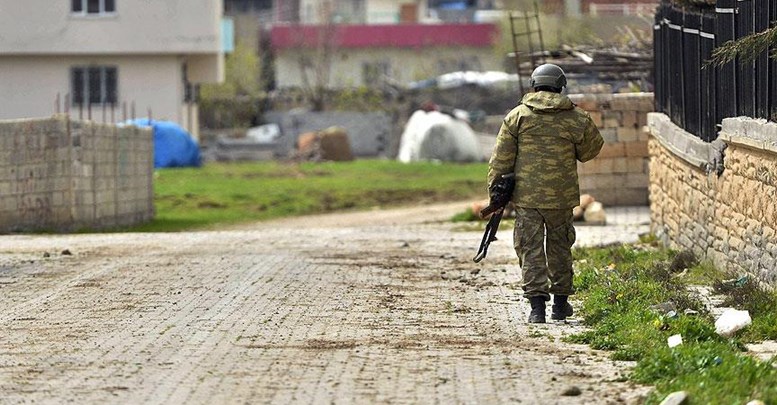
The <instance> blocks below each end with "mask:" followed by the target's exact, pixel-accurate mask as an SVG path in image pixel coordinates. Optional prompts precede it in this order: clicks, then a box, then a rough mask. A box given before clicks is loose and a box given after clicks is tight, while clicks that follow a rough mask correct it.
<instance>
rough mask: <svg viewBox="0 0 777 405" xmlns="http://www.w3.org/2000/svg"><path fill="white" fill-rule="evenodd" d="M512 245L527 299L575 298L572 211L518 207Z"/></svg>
mask: <svg viewBox="0 0 777 405" xmlns="http://www.w3.org/2000/svg"><path fill="white" fill-rule="evenodd" d="M515 212H516V219H515V231H514V233H513V246H514V247H515V253H516V254H517V255H518V261H519V263H520V265H521V272H522V273H523V292H524V296H525V297H526V298H530V297H537V296H541V297H545V299H546V300H549V299H550V295H549V294H559V295H572V294H574V293H575V290H574V287H573V286H572V275H573V272H572V244H574V243H575V227H574V226H573V225H572V210H571V209H541V208H521V207H516V209H515Z"/></svg>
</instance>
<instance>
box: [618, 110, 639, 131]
mask: <svg viewBox="0 0 777 405" xmlns="http://www.w3.org/2000/svg"><path fill="white" fill-rule="evenodd" d="M637 115H642V114H639V113H637V112H636V111H623V112H622V113H621V126H622V127H626V128H639V127H641V125H639V122H638V120H637Z"/></svg>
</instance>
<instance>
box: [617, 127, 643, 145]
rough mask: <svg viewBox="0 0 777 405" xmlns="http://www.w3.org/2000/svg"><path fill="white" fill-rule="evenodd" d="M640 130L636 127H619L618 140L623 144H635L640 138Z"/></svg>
mask: <svg viewBox="0 0 777 405" xmlns="http://www.w3.org/2000/svg"><path fill="white" fill-rule="evenodd" d="M639 132H640V131H639V129H637V128H634V127H618V130H617V135H618V140H619V141H621V142H635V141H637V137H638V136H639Z"/></svg>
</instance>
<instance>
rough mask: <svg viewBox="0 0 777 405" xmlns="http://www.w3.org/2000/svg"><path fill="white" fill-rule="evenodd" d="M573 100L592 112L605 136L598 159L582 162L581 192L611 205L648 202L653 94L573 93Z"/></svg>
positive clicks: (580, 165)
mask: <svg viewBox="0 0 777 405" xmlns="http://www.w3.org/2000/svg"><path fill="white" fill-rule="evenodd" d="M569 97H570V99H571V100H572V102H574V103H575V104H577V105H578V106H579V107H580V108H582V109H584V110H586V111H588V112H589V113H590V114H591V118H593V120H594V122H595V123H596V125H597V127H599V131H600V132H601V134H602V137H603V138H604V142H605V143H604V147H602V151H601V152H600V153H599V156H597V157H596V158H595V159H593V160H591V161H589V162H586V163H578V173H579V176H580V192H581V193H587V194H591V195H592V196H594V198H596V200H597V201H600V202H601V203H602V204H604V205H605V206H607V205H647V204H648V184H649V178H648V168H649V165H648V160H649V159H648V133H647V132H646V128H645V124H646V123H647V114H648V112H650V111H653V93H624V94H585V95H584V94H573V95H570V96H569Z"/></svg>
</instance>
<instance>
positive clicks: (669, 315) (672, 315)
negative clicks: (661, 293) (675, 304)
mask: <svg viewBox="0 0 777 405" xmlns="http://www.w3.org/2000/svg"><path fill="white" fill-rule="evenodd" d="M666 317H667V318H672V319H674V318H677V311H669V312H667V313H666Z"/></svg>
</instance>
